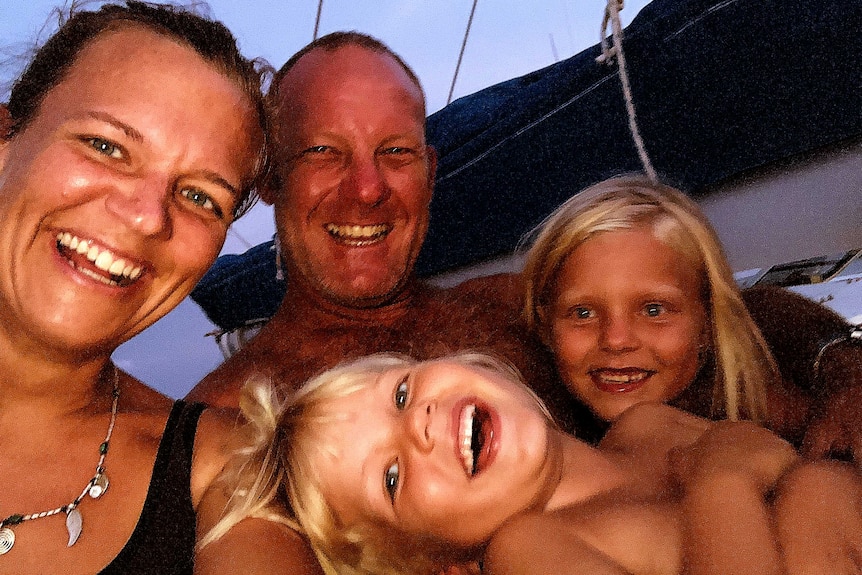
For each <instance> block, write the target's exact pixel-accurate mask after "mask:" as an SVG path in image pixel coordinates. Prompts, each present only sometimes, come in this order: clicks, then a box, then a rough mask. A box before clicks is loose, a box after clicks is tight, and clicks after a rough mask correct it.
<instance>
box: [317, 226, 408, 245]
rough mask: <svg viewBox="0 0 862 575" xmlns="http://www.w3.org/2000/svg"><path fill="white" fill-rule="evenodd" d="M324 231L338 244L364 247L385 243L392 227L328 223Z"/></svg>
mask: <svg viewBox="0 0 862 575" xmlns="http://www.w3.org/2000/svg"><path fill="white" fill-rule="evenodd" d="M324 229H325V230H326V232H327V233H328V234H329V235H330V236H331V237H332V238H333V239H335V241H337V242H338V243H341V244H345V245H348V246H352V247H363V246H370V245H373V244H376V243H378V242H381V241H383V240H384V239H385V238H386V236H388V235H389V232H391V231H392V226H391V225H390V224H373V225H365V226H360V225H347V224H333V223H328V224H326V225H324Z"/></svg>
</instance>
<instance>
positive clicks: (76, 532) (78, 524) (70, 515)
mask: <svg viewBox="0 0 862 575" xmlns="http://www.w3.org/2000/svg"><path fill="white" fill-rule="evenodd" d="M83 526H84V520H83V518H82V517H81V512H80V511H78V510H77V509H70V510H69V511H67V512H66V530H67V531H68V532H69V544H68V545H66V547H71V546H72V545H74V544H75V541H77V540H78V537H80V536H81V528H82V527H83Z"/></svg>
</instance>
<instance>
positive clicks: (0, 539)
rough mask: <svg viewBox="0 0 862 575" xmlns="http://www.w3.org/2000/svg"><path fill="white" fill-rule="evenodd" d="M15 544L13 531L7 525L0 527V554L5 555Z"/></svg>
mask: <svg viewBox="0 0 862 575" xmlns="http://www.w3.org/2000/svg"><path fill="white" fill-rule="evenodd" d="M13 545H15V532H13V531H12V530H11V529H9V528H8V527H4V528H3V529H0V555H6V554H7V553H9V550H10V549H12V546H13Z"/></svg>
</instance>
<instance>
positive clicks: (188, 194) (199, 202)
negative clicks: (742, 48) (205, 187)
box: [180, 188, 222, 217]
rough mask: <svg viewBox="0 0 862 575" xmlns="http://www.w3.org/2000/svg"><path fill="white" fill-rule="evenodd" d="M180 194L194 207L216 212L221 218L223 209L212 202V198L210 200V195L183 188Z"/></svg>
mask: <svg viewBox="0 0 862 575" xmlns="http://www.w3.org/2000/svg"><path fill="white" fill-rule="evenodd" d="M180 194H181V195H182V196H183V197H184V198H186V199H188V200H189V201H190V202H192V203H193V204H194V205H196V206H200V207H202V208H203V209H205V210H209V211H211V212H214V213H215V214H216V215H217V216H219V217H221V215H222V213H221V209H220V208H219V207H218V206H217V205H216V204H215V202H213V201H212V198H210V196H209V194H207V193H206V192H202V191H200V190H197V189H195V188H183V189H182V190H180Z"/></svg>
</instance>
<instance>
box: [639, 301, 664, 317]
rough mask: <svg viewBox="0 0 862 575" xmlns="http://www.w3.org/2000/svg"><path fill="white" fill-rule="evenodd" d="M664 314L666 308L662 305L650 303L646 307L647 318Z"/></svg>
mask: <svg viewBox="0 0 862 575" xmlns="http://www.w3.org/2000/svg"><path fill="white" fill-rule="evenodd" d="M663 312H664V306H663V305H662V304H660V303H648V304H646V305H645V306H644V313H645V314H646V315H647V317H658V316H660V315H661V314H662V313H663Z"/></svg>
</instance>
